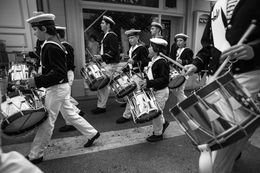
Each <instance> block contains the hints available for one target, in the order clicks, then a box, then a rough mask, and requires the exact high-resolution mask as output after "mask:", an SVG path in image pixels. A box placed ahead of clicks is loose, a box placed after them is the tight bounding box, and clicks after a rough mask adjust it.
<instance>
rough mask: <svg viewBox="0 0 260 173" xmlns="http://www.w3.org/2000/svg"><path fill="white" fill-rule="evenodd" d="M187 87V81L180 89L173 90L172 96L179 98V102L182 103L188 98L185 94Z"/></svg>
mask: <svg viewBox="0 0 260 173" xmlns="http://www.w3.org/2000/svg"><path fill="white" fill-rule="evenodd" d="M185 85H186V81H185V82H184V83H183V84H182V85H181V86H180V87H179V88H176V89H172V90H171V92H172V94H174V95H175V96H176V97H177V102H181V101H183V100H185V99H186V98H187V96H186V95H185V93H184V89H185Z"/></svg>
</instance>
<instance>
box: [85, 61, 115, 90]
mask: <svg viewBox="0 0 260 173" xmlns="http://www.w3.org/2000/svg"><path fill="white" fill-rule="evenodd" d="M80 73H81V75H82V77H83V78H84V79H85V81H86V83H87V85H88V86H89V89H90V90H91V91H97V90H99V89H102V88H104V87H105V86H107V85H108V84H109V82H110V78H109V77H108V76H107V75H106V71H105V69H104V68H102V67H101V66H100V65H98V64H96V63H93V62H91V63H88V64H86V66H85V67H84V68H82V69H81V71H80Z"/></svg>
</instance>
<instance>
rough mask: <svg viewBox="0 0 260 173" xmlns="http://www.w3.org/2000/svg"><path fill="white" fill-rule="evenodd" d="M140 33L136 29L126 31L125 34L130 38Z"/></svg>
mask: <svg viewBox="0 0 260 173" xmlns="http://www.w3.org/2000/svg"><path fill="white" fill-rule="evenodd" d="M140 32H141V30H137V29H130V30H127V31H126V32H125V34H126V35H127V36H128V37H130V36H134V35H139V33H140Z"/></svg>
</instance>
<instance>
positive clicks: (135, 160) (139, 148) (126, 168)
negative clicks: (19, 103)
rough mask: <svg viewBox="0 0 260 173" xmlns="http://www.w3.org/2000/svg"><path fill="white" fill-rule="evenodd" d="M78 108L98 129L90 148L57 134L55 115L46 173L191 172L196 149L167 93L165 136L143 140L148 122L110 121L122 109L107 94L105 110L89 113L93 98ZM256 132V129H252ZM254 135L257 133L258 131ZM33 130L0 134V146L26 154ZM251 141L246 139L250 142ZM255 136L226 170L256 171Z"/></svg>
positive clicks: (259, 156) (74, 136) (77, 137)
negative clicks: (19, 134) (0, 141)
mask: <svg viewBox="0 0 260 173" xmlns="http://www.w3.org/2000/svg"><path fill="white" fill-rule="evenodd" d="M79 103H80V105H79V108H81V109H82V110H83V111H84V112H86V116H85V118H86V119H87V120H88V121H89V122H90V123H91V124H92V125H93V126H95V127H96V129H98V130H99V131H100V132H101V137H100V138H99V139H98V140H97V141H96V142H95V144H94V145H93V147H91V148H83V147H82V146H83V144H84V142H85V141H86V140H87V139H86V138H85V137H83V136H81V134H80V133H79V132H77V131H73V132H67V133H60V132H58V128H59V127H61V126H62V125H63V123H64V120H63V119H62V118H61V116H59V117H58V119H57V122H56V126H55V130H54V134H53V139H52V141H51V144H50V146H49V147H48V149H47V150H46V153H45V157H44V162H42V163H40V164H39V165H38V166H39V167H40V168H41V169H42V170H43V171H45V172H46V173H85V172H86V173H196V172H198V159H199V154H200V153H199V152H198V151H197V150H196V149H195V147H194V146H193V145H192V144H191V143H190V140H189V139H188V138H187V136H186V135H184V134H183V132H182V131H181V130H180V129H179V127H178V125H177V124H176V122H175V121H173V118H172V117H171V115H170V114H169V112H168V110H169V108H171V107H172V105H174V104H175V103H176V99H175V98H174V97H173V96H171V97H170V99H169V100H168V102H167V104H166V108H165V110H164V111H165V117H166V119H167V120H169V121H171V123H170V126H169V128H168V129H167V130H166V132H165V139H164V140H163V141H160V142H157V143H148V142H146V141H145V138H146V137H147V136H148V135H150V134H151V133H152V130H151V123H145V124H141V125H136V124H134V123H133V122H128V123H125V124H120V125H118V124H115V120H116V119H117V118H118V117H120V116H121V115H122V113H123V111H124V108H123V107H120V104H118V103H117V102H116V101H115V100H114V99H113V98H110V99H109V102H108V109H107V112H106V113H104V114H99V115H93V114H91V112H90V110H91V109H93V108H95V105H96V100H95V99H90V98H80V100H79ZM258 134H260V130H259V131H258ZM259 136H260V135H259ZM32 139H33V135H31V134H28V135H27V136H23V137H17V138H10V137H3V145H4V147H3V148H4V150H5V151H10V150H17V151H19V152H21V153H22V154H26V153H27V152H28V150H29V147H30V142H31V141H32ZM251 143H252V144H251ZM259 144H260V138H254V140H253V141H251V142H250V143H248V145H247V146H246V149H245V151H244V152H243V157H242V158H241V159H240V160H239V161H238V162H237V163H236V164H235V167H234V170H233V172H232V173H259V172H260V166H259V163H260V149H259V148H260V147H259V146H260V145H259Z"/></svg>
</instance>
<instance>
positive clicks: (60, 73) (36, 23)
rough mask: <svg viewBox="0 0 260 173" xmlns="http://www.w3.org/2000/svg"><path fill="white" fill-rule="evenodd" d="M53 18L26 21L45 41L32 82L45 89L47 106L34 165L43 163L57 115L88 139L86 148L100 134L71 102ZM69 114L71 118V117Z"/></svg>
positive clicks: (31, 156)
mask: <svg viewBox="0 0 260 173" xmlns="http://www.w3.org/2000/svg"><path fill="white" fill-rule="evenodd" d="M54 18H55V16H54V15H53V14H40V15H37V16H34V17H32V18H30V19H28V20H27V22H28V23H30V24H31V26H32V28H33V30H34V35H36V37H38V39H39V40H45V42H44V44H43V45H42V50H41V63H42V74H41V75H39V76H36V77H34V78H30V79H29V80H28V81H29V86H30V87H37V88H40V87H44V88H46V89H47V90H46V97H45V106H46V109H47V110H48V118H47V120H46V121H45V122H43V124H42V125H41V126H39V129H38V131H37V133H36V136H35V138H34V140H33V143H32V146H31V150H30V153H29V155H28V156H26V157H27V159H28V160H30V161H31V162H32V163H35V164H37V163H40V162H41V161H42V160H43V154H44V150H45V149H46V148H47V147H48V144H49V142H50V140H51V136H52V133H53V129H54V124H55V121H56V119H57V116H58V113H59V111H60V110H61V108H62V109H63V110H65V111H64V112H62V115H63V117H64V118H66V120H68V121H69V122H70V123H71V124H72V125H73V126H75V127H76V128H77V129H78V130H79V131H80V132H81V133H82V134H83V135H86V136H87V137H88V138H89V139H88V141H87V143H86V144H85V145H84V147H89V146H91V145H92V143H93V142H94V141H95V139H97V138H98V137H99V136H100V134H99V132H98V131H97V130H96V129H95V128H94V127H92V126H91V125H90V124H89V123H88V122H87V121H86V120H85V119H84V118H82V117H81V116H79V115H78V114H77V113H76V112H75V111H74V109H73V107H72V103H71V102H70V86H69V84H68V77H67V68H66V58H65V57H66V53H65V51H64V50H65V49H64V47H63V46H62V44H61V43H60V41H59V40H58V38H57V36H56V29H55V23H54ZM69 114H70V115H69Z"/></svg>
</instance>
